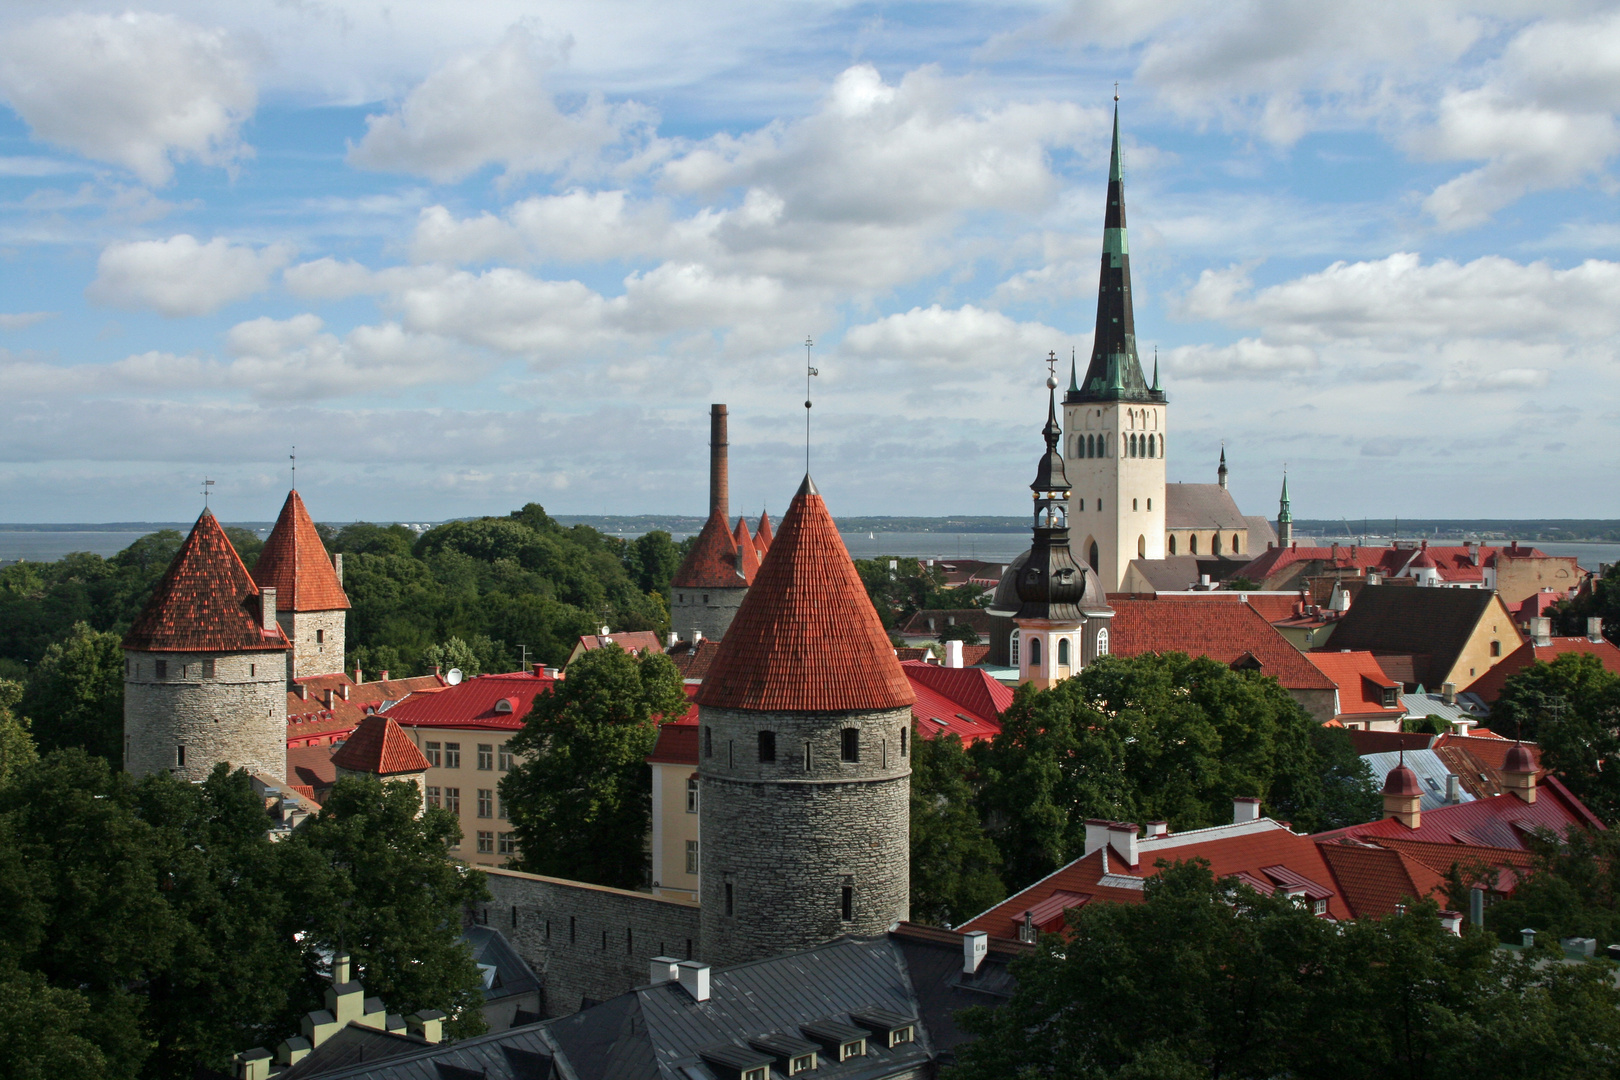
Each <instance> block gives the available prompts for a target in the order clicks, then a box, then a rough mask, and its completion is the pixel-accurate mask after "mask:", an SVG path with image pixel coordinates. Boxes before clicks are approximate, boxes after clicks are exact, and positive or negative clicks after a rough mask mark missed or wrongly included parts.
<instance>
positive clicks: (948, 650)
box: [945, 641, 962, 667]
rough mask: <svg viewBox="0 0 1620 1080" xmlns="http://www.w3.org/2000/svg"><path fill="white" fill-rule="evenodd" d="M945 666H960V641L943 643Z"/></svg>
mask: <svg viewBox="0 0 1620 1080" xmlns="http://www.w3.org/2000/svg"><path fill="white" fill-rule="evenodd" d="M945 666H946V667H961V666H962V643H961V642H960V641H947V642H946V643H945Z"/></svg>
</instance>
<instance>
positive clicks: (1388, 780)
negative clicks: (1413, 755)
mask: <svg viewBox="0 0 1620 1080" xmlns="http://www.w3.org/2000/svg"><path fill="white" fill-rule="evenodd" d="M1383 794H1384V816H1385V817H1387V818H1389V817H1392V818H1394V819H1395V820H1396V821H1399V822H1400V823H1401V824H1402V825H1405V826H1406V827H1407V828H1408V829H1416V828H1418V827H1419V826H1420V825H1422V824H1423V788H1422V786H1421V785H1420V784H1419V783H1418V778H1417V773H1415V772H1413V771H1412V770H1411V769H1409V768H1407V767H1406V754H1405V753H1404V752H1403V753H1402V754H1401V762H1400V764H1399V765H1396V766H1395V767H1394V768H1393V769H1391V770H1389V775H1387V776H1385V777H1384V793H1383Z"/></svg>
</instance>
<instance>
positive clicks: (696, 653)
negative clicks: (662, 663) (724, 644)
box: [668, 638, 720, 682]
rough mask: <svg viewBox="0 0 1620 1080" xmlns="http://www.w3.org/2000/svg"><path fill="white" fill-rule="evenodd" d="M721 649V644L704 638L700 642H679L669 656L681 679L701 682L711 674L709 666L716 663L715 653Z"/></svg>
mask: <svg viewBox="0 0 1620 1080" xmlns="http://www.w3.org/2000/svg"><path fill="white" fill-rule="evenodd" d="M719 649H720V643H719V642H718V641H716V640H714V639H713V638H704V639H703V640H702V641H698V642H691V641H677V642H676V643H675V647H674V648H673V649H670V650H669V653H668V655H669V658H670V659H671V660H673V661H675V669H676V670H677V671H679V672H680V673H681V678H683V679H697V680H698V681H700V682H701V681H702V680H703V677H704V676H705V675H707V674H708V673H709V665H710V664H712V663H714V656H715V653H717V652H718V651H719Z"/></svg>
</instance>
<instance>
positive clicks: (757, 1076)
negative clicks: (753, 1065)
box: [742, 1066, 771, 1080]
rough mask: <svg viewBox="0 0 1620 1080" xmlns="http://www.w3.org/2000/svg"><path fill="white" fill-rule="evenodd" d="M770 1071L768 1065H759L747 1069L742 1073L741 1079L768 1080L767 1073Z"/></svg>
mask: <svg viewBox="0 0 1620 1080" xmlns="http://www.w3.org/2000/svg"><path fill="white" fill-rule="evenodd" d="M770 1071H771V1070H770V1068H769V1067H768V1066H761V1067H759V1068H757V1069H749V1070H748V1071H746V1072H744V1073H743V1074H742V1080H768V1076H767V1074H768V1073H769V1072H770Z"/></svg>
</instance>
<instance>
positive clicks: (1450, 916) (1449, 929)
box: [1440, 911, 1462, 937]
mask: <svg viewBox="0 0 1620 1080" xmlns="http://www.w3.org/2000/svg"><path fill="white" fill-rule="evenodd" d="M1440 929H1442V930H1444V931H1445V932H1446V933H1448V934H1454V935H1456V936H1457V937H1462V912H1460V911H1442V912H1441V913H1440Z"/></svg>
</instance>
